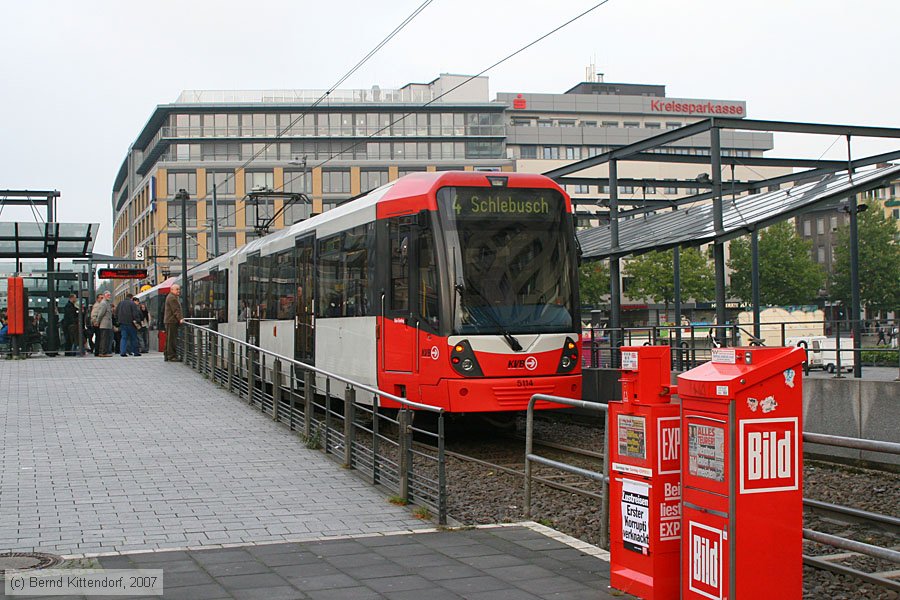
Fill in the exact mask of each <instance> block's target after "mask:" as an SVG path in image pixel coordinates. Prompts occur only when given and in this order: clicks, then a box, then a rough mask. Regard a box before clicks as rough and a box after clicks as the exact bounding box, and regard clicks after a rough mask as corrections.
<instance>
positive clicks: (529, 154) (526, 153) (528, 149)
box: [519, 146, 538, 159]
mask: <svg viewBox="0 0 900 600" xmlns="http://www.w3.org/2000/svg"><path fill="white" fill-rule="evenodd" d="M537 149H538V147H537V146H519V158H525V159H534V158H537V157H538V153H537Z"/></svg>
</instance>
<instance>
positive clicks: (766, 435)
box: [740, 417, 800, 494]
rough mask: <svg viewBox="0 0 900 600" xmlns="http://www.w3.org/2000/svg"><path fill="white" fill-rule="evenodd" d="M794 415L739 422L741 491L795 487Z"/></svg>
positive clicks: (797, 459)
mask: <svg viewBox="0 0 900 600" xmlns="http://www.w3.org/2000/svg"><path fill="white" fill-rule="evenodd" d="M799 433H800V432H799V423H798V419H797V417H789V418H781V419H746V420H743V421H741V422H740V455H741V467H740V470H741V477H740V493H741V494H758V493H762V492H781V491H788V490H796V489H798V482H799V476H800V474H799V465H800V456H799V453H800V445H799V440H798V437H799Z"/></svg>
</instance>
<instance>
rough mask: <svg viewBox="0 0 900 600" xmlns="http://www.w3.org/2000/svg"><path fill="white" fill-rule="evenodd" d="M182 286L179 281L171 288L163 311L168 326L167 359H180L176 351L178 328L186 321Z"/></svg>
mask: <svg viewBox="0 0 900 600" xmlns="http://www.w3.org/2000/svg"><path fill="white" fill-rule="evenodd" d="M180 300H181V286H180V285H178V284H177V283H176V284H175V285H173V286H172V288H171V289H170V290H169V294H168V295H167V296H166V310H165V312H164V313H163V323H164V324H165V326H166V356H165V360H171V361H177V360H180V359H179V358H178V355H177V353H176V351H175V349H176V347H177V344H178V329H179V328H180V327H181V324H182V323H184V314H182V312H181V302H180Z"/></svg>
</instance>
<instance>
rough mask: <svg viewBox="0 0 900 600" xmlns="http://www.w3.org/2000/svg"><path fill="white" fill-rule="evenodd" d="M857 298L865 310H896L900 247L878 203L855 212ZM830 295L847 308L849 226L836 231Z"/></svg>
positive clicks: (898, 304) (898, 305)
mask: <svg viewBox="0 0 900 600" xmlns="http://www.w3.org/2000/svg"><path fill="white" fill-rule="evenodd" d="M858 222H859V297H860V300H861V302H862V304H863V306H865V307H866V309H867V310H869V311H892V310H897V309H898V308H900V246H898V245H897V242H896V236H897V229H896V227H895V226H894V224H893V223H892V222H891V221H890V219H888V218H887V217H886V216H885V214H884V209H883V208H882V207H881V203H880V202H873V203H872V205H870V206H869V209H868V210H866V211H864V212H861V213H859V221H858ZM830 283H831V286H830V290H829V291H830V295H831V298H832V299H833V300H840V301H841V302H843V303H844V306H850V298H851V296H850V227H849V226H842V227H841V228H840V229H838V232H837V243H836V244H835V247H834V274H833V275H832V277H831V282H830Z"/></svg>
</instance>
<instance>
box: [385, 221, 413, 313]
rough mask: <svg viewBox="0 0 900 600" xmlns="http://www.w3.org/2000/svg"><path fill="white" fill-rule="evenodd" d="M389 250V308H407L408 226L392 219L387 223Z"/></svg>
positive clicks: (405, 309) (406, 309)
mask: <svg viewBox="0 0 900 600" xmlns="http://www.w3.org/2000/svg"><path fill="white" fill-rule="evenodd" d="M388 239H389V243H390V251H391V282H390V285H391V305H390V310H404V311H408V310H409V228H408V227H406V226H401V224H400V221H399V220H395V219H392V220H391V221H390V223H389V225H388Z"/></svg>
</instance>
